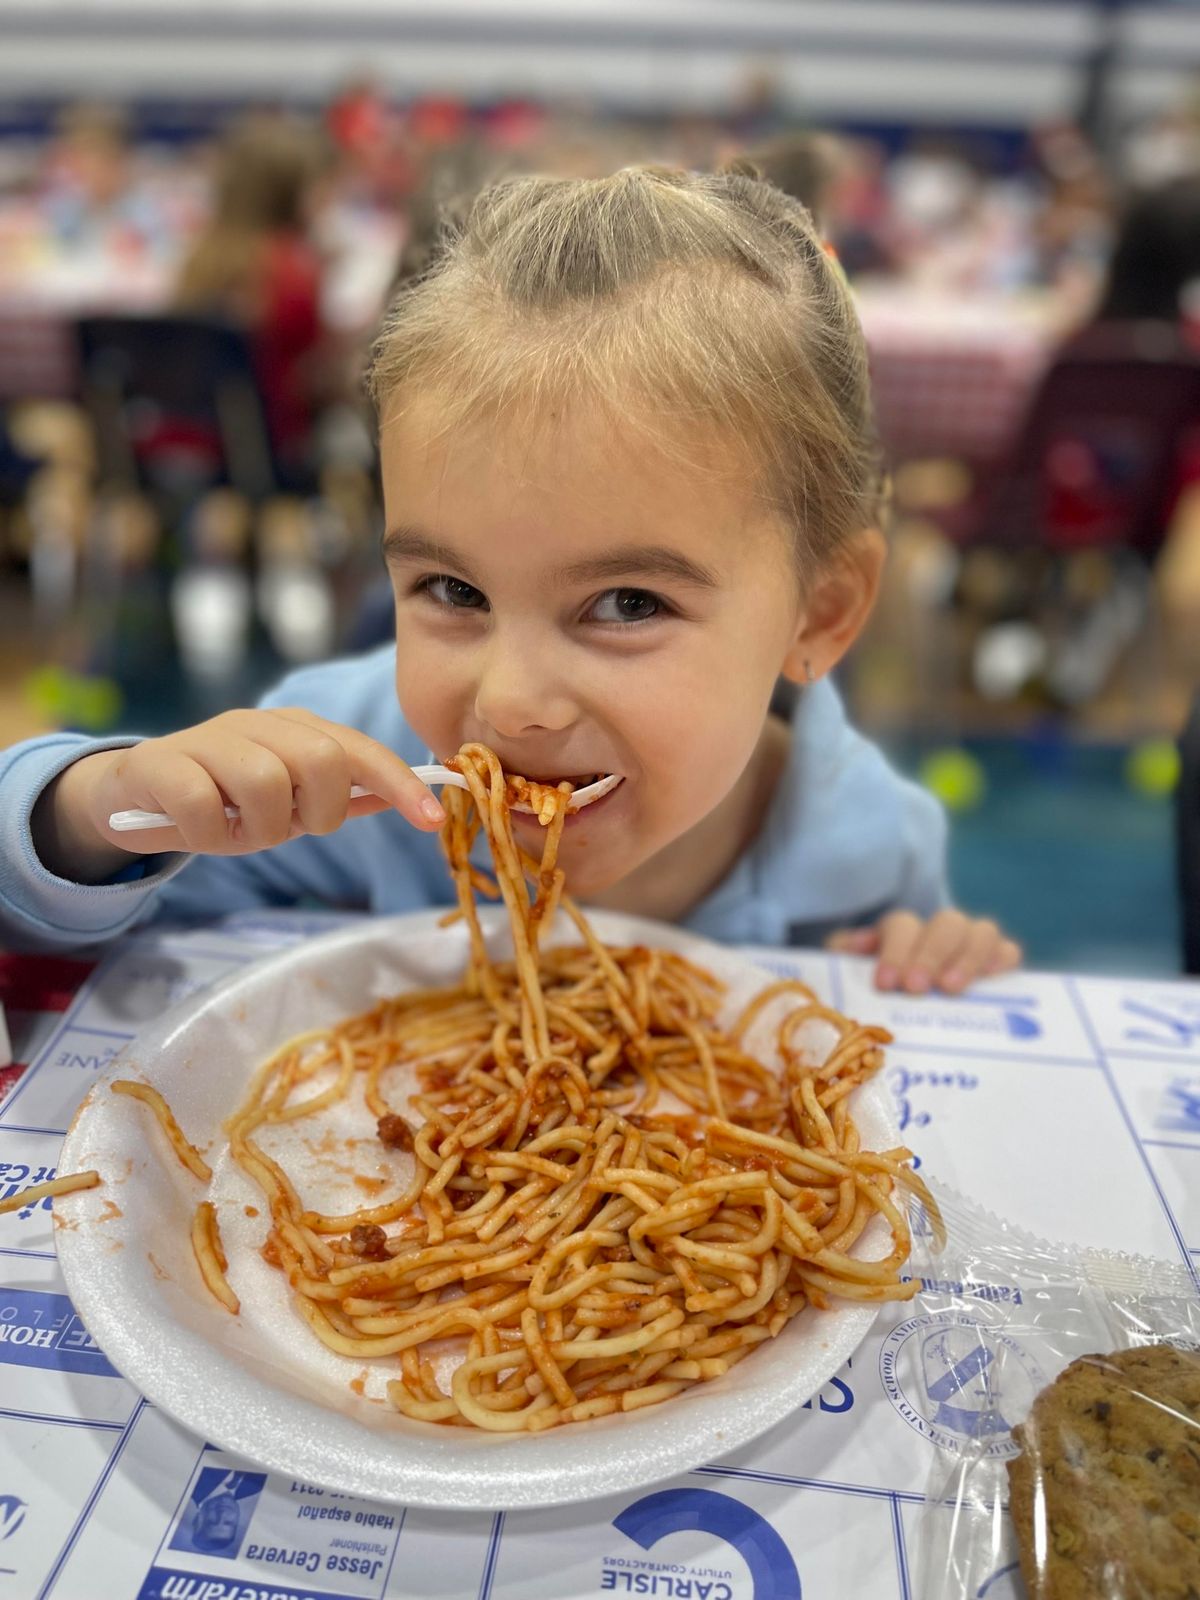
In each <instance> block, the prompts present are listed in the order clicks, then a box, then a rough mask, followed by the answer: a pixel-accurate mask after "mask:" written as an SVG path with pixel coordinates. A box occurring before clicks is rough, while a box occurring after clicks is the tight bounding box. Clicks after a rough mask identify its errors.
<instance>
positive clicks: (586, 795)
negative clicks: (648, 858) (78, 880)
mask: <svg viewBox="0 0 1200 1600" xmlns="http://www.w3.org/2000/svg"><path fill="white" fill-rule="evenodd" d="M411 771H412V775H413V777H414V778H420V780H421V782H422V783H429V784H434V783H437V784H446V783H448V784H452V785H453V786H454V788H456V789H465V788H466V787H467V780H466V779H465V778H464V777H463V775H462V773H461V772H451V771H450V768H449V767H442V766H436V765H435V766H427V767H413V768H412V769H411ZM620 781H621V778H620V775H619V774H618V773H610V774H609V776H608V777H607V778H601V779H600V780H599V782H597V783H589V784H587V785H586V786H585V787H584V788H582V789H576V790H575V792H574V793H573V794H572V796H571V804H570V806H569V808H568V809H569V810H571V811H582V810H583V808H584V806H590V805H591V803H592V801H593V800H602V799H603V798H604V796H605V795H606V794H611V793H612V791H613V790H614V789H615V788H616V787H617V785H618V784H619V783H620ZM371 792H372V791H371V790H370V789H363V788H360V787H359V785H358V784H357V783H356V784H355V785H354V787H353V788H352V789H351V790H350V798H351V800H360V799H361V798H362V797H363V795H366V794H370V793H371ZM513 810H514V811H528V812H531V813H532V811H533V807H532V806H527V805H525V804H523V803H522V804H518V805H515V806H514V807H513ZM225 815H226V816H227V817H228V818H229V819H230V821H231V822H232V821H234V820H236V819H237V818H238V817H239V816H241V812H240V811H239V810H238V808H237V806H226V807H225ZM108 825H109V827H110V828H111V829H112V830H113V832H114V833H138V832H140V831H141V830H142V829H143V828H171V827H174V825H175V824H174V818H172V817H169V816H168V815H167V813H166V812H165V811H114V812H113V814H112V815H111V816H110V817H109V819H108Z"/></svg>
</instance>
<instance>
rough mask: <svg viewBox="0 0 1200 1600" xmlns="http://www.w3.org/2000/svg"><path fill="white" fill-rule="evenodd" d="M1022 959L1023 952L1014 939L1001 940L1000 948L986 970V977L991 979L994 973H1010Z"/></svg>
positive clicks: (1023, 957) (1023, 956)
mask: <svg viewBox="0 0 1200 1600" xmlns="http://www.w3.org/2000/svg"><path fill="white" fill-rule="evenodd" d="M1024 959H1025V952H1024V951H1023V950H1022V949H1021V946H1020V945H1019V944H1018V943H1017V941H1016V940H1015V939H1004V938H1002V939H1001V940H1000V948H999V949H998V950H997V951H996V953H995V955H994V956H993V957H992V963H991V965H990V966H989V967H988V969H987V970H988V975H989V977H991V976H994V975H995V974H996V973H1000V972H1011V971H1012V970H1013V968H1014V967H1019V966H1020V965H1021V962H1022V961H1023V960H1024Z"/></svg>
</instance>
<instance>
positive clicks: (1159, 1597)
mask: <svg viewBox="0 0 1200 1600" xmlns="http://www.w3.org/2000/svg"><path fill="white" fill-rule="evenodd" d="M1013 1438H1014V1439H1015V1440H1016V1442H1017V1443H1018V1444H1019V1445H1020V1446H1021V1454H1020V1455H1019V1456H1017V1457H1016V1458H1015V1459H1014V1460H1012V1461H1010V1462H1009V1464H1008V1477H1009V1490H1010V1497H1011V1509H1012V1517H1013V1522H1014V1524H1015V1526H1016V1530H1017V1538H1018V1542H1019V1546H1020V1557H1021V1575H1022V1577H1023V1578H1024V1580H1025V1586H1026V1588H1027V1590H1028V1592H1029V1595H1030V1600H1117V1597H1118V1596H1119V1597H1120V1600H1200V1352H1197V1351H1188V1350H1177V1349H1175V1348H1174V1347H1173V1346H1171V1345H1165V1344H1159V1345H1147V1346H1143V1347H1141V1348H1138V1349H1133V1350H1120V1351H1117V1352H1116V1353H1115V1354H1113V1355H1087V1356H1080V1358H1079V1359H1078V1360H1077V1361H1073V1362H1072V1363H1071V1365H1070V1366H1069V1367H1067V1368H1066V1369H1065V1371H1063V1372H1062V1373H1060V1375H1059V1377H1058V1378H1057V1379H1056V1380H1055V1382H1054V1383H1052V1384H1051V1385H1050V1386H1049V1387H1048V1388H1046V1389H1043V1390H1042V1392H1041V1394H1039V1395H1038V1397H1037V1399H1036V1401H1035V1402H1034V1405H1033V1410H1032V1412H1031V1413H1030V1415H1029V1417H1028V1419H1027V1420H1026V1421H1025V1422H1024V1423H1023V1424H1022V1425H1021V1426H1020V1427H1018V1428H1014V1429H1013Z"/></svg>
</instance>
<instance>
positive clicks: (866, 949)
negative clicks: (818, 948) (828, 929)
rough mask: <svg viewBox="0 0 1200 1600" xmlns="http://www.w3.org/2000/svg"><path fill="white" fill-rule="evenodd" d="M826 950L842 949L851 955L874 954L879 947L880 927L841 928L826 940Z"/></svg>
mask: <svg viewBox="0 0 1200 1600" xmlns="http://www.w3.org/2000/svg"><path fill="white" fill-rule="evenodd" d="M825 948H826V950H840V951H843V952H844V953H845V954H846V955H851V956H870V955H874V954H875V952H876V950H878V949H879V929H878V928H877V927H875V928H839V929H838V931H837V933H831V934H830V935H829V937H828V939H826V941H825Z"/></svg>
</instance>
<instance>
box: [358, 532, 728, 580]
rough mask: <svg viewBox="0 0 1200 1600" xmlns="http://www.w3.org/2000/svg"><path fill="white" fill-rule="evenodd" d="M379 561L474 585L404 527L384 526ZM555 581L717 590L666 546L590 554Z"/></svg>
mask: <svg viewBox="0 0 1200 1600" xmlns="http://www.w3.org/2000/svg"><path fill="white" fill-rule="evenodd" d="M383 557H384V560H385V561H387V562H390V563H393V564H395V565H400V564H401V563H403V562H428V563H429V564H430V565H432V566H439V567H452V568H453V569H454V571H455V572H457V573H459V574H460V575H461V576H462V577H463V578H465V579H466V581H467V582H468V583H474V582H475V579H474V578H473V577H472V574H471V565H470V562H468V561H467V560H465V559H464V557H462V556H460V555H459V554H458V552H457V551H456V550H454V549H453V548H452V547H451V546H450V545H448V544H445V543H444V542H443V541H442V540H441V539H434V538H431V537H430V536H429V534H427V533H424V532H422V530H421V529H420V528H415V527H413V526H412V525H411V524H408V523H400V524H398V525H397V526H396V527H394V528H389V529H388V531H387V532H386V533H385V534H384V536H383ZM552 576H553V578H554V580H555V581H556V582H558V583H564V584H565V583H595V582H601V581H603V580H604V579H606V578H658V579H667V580H669V581H672V582H675V583H684V584H690V585H691V586H692V587H693V588H697V589H716V588H718V587H719V586H720V579H719V578H718V576H717V574H716V573H715V572H714V571H713V570H712V568H711V567H706V566H703V565H701V563H700V562H698V561H693V560H692V558H691V557H690V556H685V555H684V554H683V552H682V551H681V550H673V549H672V548H671V547H670V545H665V544H651V545H624V546H618V547H617V548H616V549H615V550H609V551H607V552H606V553H605V554H604V555H602V556H589V557H588V558H587V559H586V560H584V561H573V562H571V563H570V564H569V565H568V566H564V567H558V568H557V569H556V570H555V571H554V573H553V574H552Z"/></svg>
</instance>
